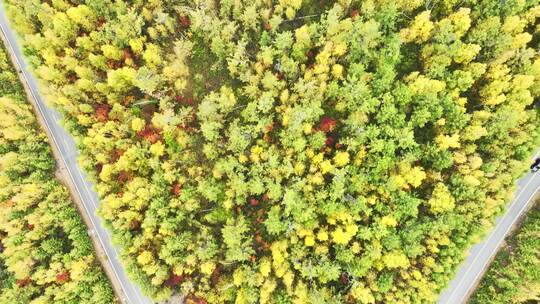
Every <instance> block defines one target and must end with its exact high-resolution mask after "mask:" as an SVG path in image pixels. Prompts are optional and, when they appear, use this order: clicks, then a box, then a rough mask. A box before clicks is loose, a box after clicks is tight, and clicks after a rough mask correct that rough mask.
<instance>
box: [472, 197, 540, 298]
mask: <svg viewBox="0 0 540 304" xmlns="http://www.w3.org/2000/svg"><path fill="white" fill-rule="evenodd" d="M539 265H540V204H539V203H538V202H537V203H536V207H534V208H533V209H532V210H531V211H529V213H528V215H527V218H526V219H525V222H524V223H523V224H522V227H521V228H520V229H519V230H518V231H517V232H516V233H515V234H514V235H513V236H512V237H511V238H510V239H509V240H508V241H507V244H506V245H505V246H504V247H503V248H502V249H501V250H500V251H499V253H498V254H497V257H496V258H495V261H494V262H493V263H492V264H491V266H490V268H489V269H488V271H487V273H486V274H485V276H484V278H483V279H482V282H481V283H480V286H479V287H478V290H477V291H476V293H475V294H474V295H473V296H472V298H471V301H470V303H471V304H483V303H492V304H519V303H530V304H533V303H538V302H540V269H539V267H538V266H539Z"/></svg>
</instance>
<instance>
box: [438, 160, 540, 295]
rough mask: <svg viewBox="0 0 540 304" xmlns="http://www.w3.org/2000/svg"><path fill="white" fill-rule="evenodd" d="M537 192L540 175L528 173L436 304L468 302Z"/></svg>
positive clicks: (539, 172) (539, 186) (519, 182)
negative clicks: (512, 197) (504, 210)
mask: <svg viewBox="0 0 540 304" xmlns="http://www.w3.org/2000/svg"><path fill="white" fill-rule="evenodd" d="M538 154H540V153H537V155H536V157H538V156H539V155H538ZM531 163H532V161H531ZM539 189H540V171H538V172H536V173H532V172H529V173H528V174H527V175H526V176H524V177H523V178H521V179H520V180H518V182H517V189H516V193H515V196H514V199H513V200H512V202H511V203H510V204H509V205H508V206H507V208H506V212H505V213H504V214H503V215H502V216H501V217H499V218H497V220H496V222H495V228H494V229H493V230H491V231H490V232H489V233H488V234H487V235H486V236H485V238H484V239H483V241H482V242H481V243H478V244H476V245H474V246H473V247H471V249H470V250H469V256H468V257H467V259H466V260H465V261H464V262H463V263H462V264H461V266H460V267H459V269H458V272H457V273H456V276H455V277H454V279H453V280H452V281H451V282H450V285H449V286H448V288H447V289H446V290H444V291H443V292H442V293H441V295H440V298H439V302H438V303H439V304H460V303H466V302H467V300H468V298H469V296H470V295H471V294H472V293H473V292H474V289H475V288H476V285H477V283H478V282H479V281H480V279H481V278H482V275H483V274H484V271H485V270H486V268H487V267H488V266H489V264H490V263H491V260H492V258H493V257H494V256H495V254H496V253H497V251H498V249H499V247H500V246H501V244H502V243H503V241H504V239H505V237H506V236H507V234H508V232H509V231H510V230H511V229H512V227H513V226H514V224H516V222H517V221H518V220H519V219H520V217H521V216H522V215H523V214H524V213H525V212H526V211H527V209H528V207H529V206H530V204H532V203H533V201H534V198H535V197H536V194H537V192H538V190H539Z"/></svg>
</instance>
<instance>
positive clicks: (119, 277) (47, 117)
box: [0, 2, 152, 304]
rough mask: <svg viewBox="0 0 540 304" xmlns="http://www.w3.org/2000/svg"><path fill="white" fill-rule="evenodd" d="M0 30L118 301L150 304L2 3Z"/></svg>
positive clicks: (72, 142)
mask: <svg viewBox="0 0 540 304" xmlns="http://www.w3.org/2000/svg"><path fill="white" fill-rule="evenodd" d="M0 28H1V30H2V33H3V36H4V37H5V39H6V41H7V45H6V48H7V50H8V51H9V52H10V53H11V54H13V55H14V57H15V59H16V62H15V68H16V69H17V70H18V71H19V73H21V76H22V78H23V79H24V80H25V81H26V83H27V84H28V88H29V92H30V95H31V96H30V97H31V98H33V99H34V102H35V104H36V105H37V110H38V111H39V114H40V115H41V116H42V118H43V120H44V121H45V124H46V126H47V129H48V130H47V131H48V133H49V134H50V135H51V137H52V139H53V144H54V145H55V146H56V148H57V149H58V151H59V153H60V156H61V157H60V158H61V160H62V163H63V164H62V165H63V167H64V168H65V170H66V171H67V175H68V176H69V178H70V179H71V182H72V184H73V185H74V186H75V190H76V192H77V194H78V195H79V197H80V199H81V201H82V202H83V205H84V208H85V210H86V212H87V214H88V217H89V219H90V222H91V224H92V227H89V228H90V229H91V230H90V231H91V234H92V237H95V238H97V239H98V240H99V243H100V245H101V247H102V249H103V251H104V252H105V255H106V257H107V261H108V262H109V264H110V269H112V272H113V275H114V277H113V278H111V279H113V280H115V281H117V282H118V285H119V286H120V287H121V288H122V293H123V299H121V301H122V302H123V303H129V304H150V303H152V301H151V300H150V299H148V298H147V297H146V296H144V295H143V294H142V293H141V291H140V289H139V287H138V285H136V284H134V283H132V282H131V281H130V280H129V278H128V277H127V275H126V272H125V271H124V268H123V265H122V263H121V262H120V258H119V253H118V251H117V249H116V247H114V246H113V244H112V241H111V238H110V235H109V233H108V231H107V230H105V229H104V227H103V225H102V222H101V219H100V218H99V216H97V214H96V210H97V208H98V202H99V200H98V196H97V193H96V192H95V191H93V190H92V184H91V183H89V182H88V181H87V179H86V178H85V177H84V173H83V172H82V171H81V169H80V168H79V166H78V164H77V155H78V151H77V148H76V144H75V142H74V141H73V139H72V138H71V136H70V135H69V134H68V133H67V132H66V131H65V130H64V129H63V128H62V127H61V125H60V118H61V117H60V115H59V114H58V112H56V111H54V110H53V109H52V108H50V107H48V106H47V105H46V104H45V102H44V101H43V99H42V98H41V96H40V94H39V89H38V82H37V80H36V79H35V78H34V77H33V76H32V74H30V72H29V69H28V65H27V64H26V62H25V60H24V57H23V55H22V53H21V49H20V47H19V45H18V44H17V39H16V36H15V33H14V31H13V30H12V29H11V28H10V27H9V24H8V21H7V18H6V14H5V10H4V7H3V4H2V2H0Z"/></svg>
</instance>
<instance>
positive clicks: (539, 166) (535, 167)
mask: <svg viewBox="0 0 540 304" xmlns="http://www.w3.org/2000/svg"><path fill="white" fill-rule="evenodd" d="M538 170H540V157H539V158H537V159H535V160H534V163H533V164H532V165H531V171H532V172H536V171H538Z"/></svg>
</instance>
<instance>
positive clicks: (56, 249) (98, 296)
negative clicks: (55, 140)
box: [0, 45, 116, 304]
mask: <svg viewBox="0 0 540 304" xmlns="http://www.w3.org/2000/svg"><path fill="white" fill-rule="evenodd" d="M54 167H55V165H54V160H53V157H52V155H51V152H50V149H49V146H48V144H47V137H46V136H45V134H44V133H43V132H41V131H40V130H39V128H38V124H37V122H36V119H35V118H34V116H33V113H32V109H31V107H30V105H29V104H28V103H27V101H26V96H25V93H24V90H23V88H22V86H21V84H20V83H19V78H18V76H17V73H16V72H15V70H14V69H13V67H12V66H11V63H10V61H9V57H8V56H7V54H6V52H5V50H4V49H3V47H2V46H1V45H0V304H28V303H32V304H49V303H55V304H68V303H69V304H73V303H84V304H96V303H97V304H111V303H115V302H116V300H115V297H114V293H113V290H112V288H111V285H110V283H109V281H108V279H107V277H106V276H105V274H104V272H103V271H102V270H101V267H100V266H99V263H98V261H97V260H96V257H95V256H94V253H93V248H92V243H91V241H90V238H89V237H88V235H87V233H86V231H87V230H86V229H87V228H86V226H85V225H84V223H83V222H82V220H81V218H80V217H79V214H78V213H77V209H76V208H75V206H74V205H73V203H72V202H71V200H70V197H69V193H68V192H67V190H66V188H65V187H64V186H62V185H61V184H59V183H58V182H57V181H56V180H55V177H54Z"/></svg>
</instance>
